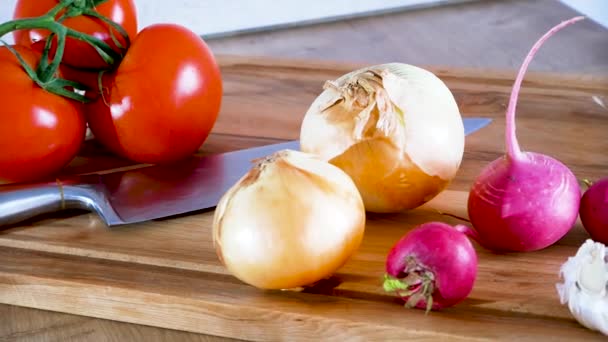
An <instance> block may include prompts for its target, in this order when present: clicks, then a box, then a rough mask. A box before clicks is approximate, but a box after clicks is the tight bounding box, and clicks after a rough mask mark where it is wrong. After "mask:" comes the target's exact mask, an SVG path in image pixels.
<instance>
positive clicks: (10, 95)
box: [0, 46, 86, 183]
mask: <svg viewBox="0 0 608 342" xmlns="http://www.w3.org/2000/svg"><path fill="white" fill-rule="evenodd" d="M14 48H15V50H16V51H17V52H18V53H19V54H20V55H21V56H22V57H23V59H24V60H25V61H26V62H27V64H28V65H30V66H31V67H32V68H35V67H36V64H37V63H38V61H39V59H40V54H39V53H37V52H34V51H32V50H30V49H28V48H25V47H22V46H15V47H14ZM0 75H2V77H0V89H2V91H0V103H2V110H0V122H2V123H1V124H0V183H14V182H30V181H36V180H39V179H42V178H46V177H50V176H52V175H53V174H55V173H57V172H59V171H60V170H61V169H62V168H63V167H64V166H65V165H67V164H68V163H69V162H70V161H71V160H72V159H73V158H74V157H75V156H76V154H77V153H78V151H79V149H80V146H81V144H82V142H83V141H84V137H85V129H86V126H85V120H84V116H83V114H82V104H81V103H79V102H77V101H74V100H70V99H67V98H64V97H61V96H57V95H55V94H51V93H49V92H47V91H46V90H44V89H42V88H40V87H39V86H38V85H37V84H36V83H35V82H34V81H33V80H32V79H31V78H30V77H29V76H28V75H27V74H26V72H25V71H24V70H23V68H22V66H21V64H20V63H19V61H18V60H17V58H16V57H15V56H14V55H13V54H12V53H11V51H9V49H8V48H6V47H0Z"/></svg>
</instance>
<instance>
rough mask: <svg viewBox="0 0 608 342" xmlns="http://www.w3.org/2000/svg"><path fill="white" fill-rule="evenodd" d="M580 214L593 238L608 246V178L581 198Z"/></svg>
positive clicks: (592, 185)
mask: <svg viewBox="0 0 608 342" xmlns="http://www.w3.org/2000/svg"><path fill="white" fill-rule="evenodd" d="M579 213H580V215H581V222H582V223H583V227H585V230H587V233H589V235H590V236H591V238H592V239H593V240H595V241H597V242H601V243H603V244H608V178H604V179H601V180H599V181H597V182H595V183H593V184H591V185H590V186H589V188H588V189H587V191H585V194H583V197H582V198H581V207H580V211H579Z"/></svg>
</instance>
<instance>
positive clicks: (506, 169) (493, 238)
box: [468, 17, 583, 252]
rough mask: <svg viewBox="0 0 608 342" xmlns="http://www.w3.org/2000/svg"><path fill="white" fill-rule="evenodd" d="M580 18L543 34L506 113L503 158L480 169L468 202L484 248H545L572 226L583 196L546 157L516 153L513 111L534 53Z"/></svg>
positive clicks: (556, 163) (571, 176)
mask: <svg viewBox="0 0 608 342" xmlns="http://www.w3.org/2000/svg"><path fill="white" fill-rule="evenodd" d="M581 19H583V17H575V18H572V19H570V20H567V21H564V22H562V23H561V24H559V25H557V26H555V27H553V28H552V29H551V30H549V31H548V32H547V33H545V35H543V36H542V37H541V38H540V39H539V40H538V41H537V42H536V43H535V44H534V46H533V47H532V49H531V50H530V52H529V53H528V55H527V56H526V58H525V60H524V62H523V64H522V66H521V68H520V70H519V73H518V74H517V78H516V80H515V84H514V85H513V89H512V92H511V98H510V101H509V106H508V108H507V112H506V120H507V122H506V126H507V127H506V146H507V154H506V156H502V157H500V158H498V159H496V160H494V161H493V162H491V163H490V164H489V165H487V166H486V167H485V168H484V169H483V170H482V172H481V174H480V175H479V176H478V177H477V179H476V180H475V182H474V184H473V186H472V188H471V191H470V194H469V200H468V213H469V218H470V220H471V224H472V225H473V228H475V230H477V232H478V233H479V236H480V239H481V241H480V242H481V244H482V245H483V246H484V247H486V248H488V249H491V250H495V251H513V252H525V251H534V250H539V249H543V248H545V247H548V246H550V245H552V244H554V243H555V242H557V241H558V240H559V239H561V238H562V237H563V236H564V235H566V233H567V232H568V231H569V230H570V229H571V228H572V226H573V225H574V223H575V222H576V219H577V217H578V210H579V204H580V198H581V190H580V187H579V185H578V181H577V179H576V177H575V176H574V174H573V173H572V171H570V169H568V167H567V166H566V165H564V164H562V163H561V162H560V161H558V160H556V159H554V158H552V157H550V156H547V155H544V154H540V153H535V152H523V151H521V150H520V148H519V144H518V142H517V137H516V136H515V107H516V104H517V97H518V94H519V89H520V88H521V83H522V80H523V77H524V74H525V72H526V69H527V68H528V65H529V64H530V62H531V61H532V58H533V57H534V55H535V54H536V51H537V50H538V49H539V48H540V47H541V45H542V44H543V43H544V42H545V41H546V40H547V39H548V38H549V37H551V36H552V35H553V34H555V33H556V32H557V31H559V30H561V29H562V28H564V27H565V26H567V25H570V24H573V23H575V22H577V21H579V20H581Z"/></svg>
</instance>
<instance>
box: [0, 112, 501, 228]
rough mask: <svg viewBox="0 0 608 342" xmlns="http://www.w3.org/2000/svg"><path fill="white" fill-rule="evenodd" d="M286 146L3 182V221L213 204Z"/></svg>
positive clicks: (151, 213) (295, 146)
mask: <svg viewBox="0 0 608 342" xmlns="http://www.w3.org/2000/svg"><path fill="white" fill-rule="evenodd" d="M490 122H491V119H487V118H465V119H464V127H465V134H467V135H468V134H471V133H473V132H475V131H477V130H479V129H481V128H483V127H484V126H486V125H488V124H489V123H490ZM283 149H292V150H299V149H300V146H299V142H298V141H289V142H284V143H279V144H273V145H266V146H261V147H255V148H249V149H245V150H240V151H234V152H228V153H222V154H215V155H208V156H203V157H194V156H193V157H191V158H188V159H185V160H182V161H179V162H176V163H173V164H170V165H156V166H147V167H141V168H138V169H131V170H127V171H118V172H113V173H107V174H92V175H84V176H77V177H73V178H69V179H62V180H60V181H57V182H51V183H39V184H14V185H4V186H0V226H4V225H11V224H15V223H19V222H22V221H23V220H26V219H30V218H33V217H36V216H38V215H40V214H45V213H51V212H57V211H61V210H65V209H84V210H89V211H92V212H95V213H97V214H98V215H99V217H100V218H101V219H102V220H103V221H104V222H105V223H106V225H108V226H117V225H123V224H130V223H137V222H143V221H148V220H153V219H158V218H164V217H169V216H174V215H178V214H184V213H189V212H192V211H197V210H202V209H209V208H213V207H215V206H216V205H217V203H218V202H219V200H220V198H221V197H222V195H223V194H224V193H225V192H226V191H228V189H229V188H230V187H231V186H232V185H234V184H235V183H236V182H237V181H238V180H239V179H240V178H241V177H242V176H243V175H244V174H245V173H246V172H247V171H248V170H249V169H250V168H251V167H252V160H253V159H256V158H260V157H264V156H267V155H270V154H272V153H274V152H276V151H279V150H283Z"/></svg>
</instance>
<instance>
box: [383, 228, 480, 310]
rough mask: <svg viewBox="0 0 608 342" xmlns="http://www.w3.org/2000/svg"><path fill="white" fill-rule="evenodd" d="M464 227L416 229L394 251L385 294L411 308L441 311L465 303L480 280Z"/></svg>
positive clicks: (387, 263)
mask: <svg viewBox="0 0 608 342" xmlns="http://www.w3.org/2000/svg"><path fill="white" fill-rule="evenodd" d="M467 235H471V236H472V237H475V232H474V231H472V230H471V229H470V228H468V227H466V226H462V225H458V226H455V227H452V226H450V225H448V224H445V223H441V222H429V223H425V224H422V225H420V226H417V227H415V228H414V229H412V230H411V231H409V232H408V233H407V234H405V235H404V236H403V237H402V238H401V239H400V240H399V241H397V243H396V244H395V245H394V246H393V247H392V248H391V250H390V251H389V253H388V256H387V259H386V275H385V279H384V284H383V285H384V290H385V291H387V292H393V293H395V294H396V295H397V296H398V297H400V298H401V299H403V300H404V301H405V303H406V305H407V306H408V307H415V308H419V309H426V310H427V312H428V311H429V310H439V309H442V308H446V307H450V306H453V305H455V304H457V303H459V302H461V301H462V300H463V299H465V298H466V297H467V296H468V295H469V293H470V292H471V290H472V289H473V285H474V283H475V278H476V277H477V253H476V252H475V249H474V248H473V245H472V244H471V242H470V241H469V239H468V238H467Z"/></svg>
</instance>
